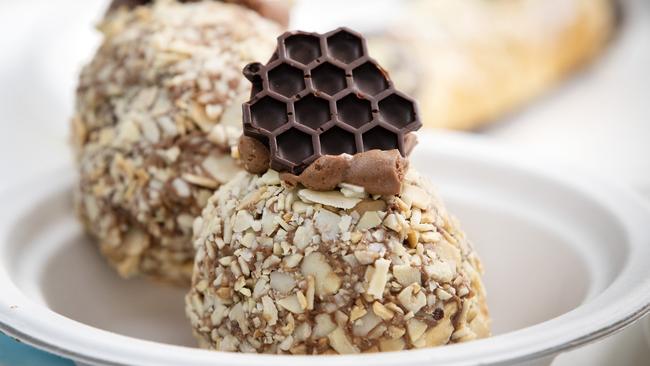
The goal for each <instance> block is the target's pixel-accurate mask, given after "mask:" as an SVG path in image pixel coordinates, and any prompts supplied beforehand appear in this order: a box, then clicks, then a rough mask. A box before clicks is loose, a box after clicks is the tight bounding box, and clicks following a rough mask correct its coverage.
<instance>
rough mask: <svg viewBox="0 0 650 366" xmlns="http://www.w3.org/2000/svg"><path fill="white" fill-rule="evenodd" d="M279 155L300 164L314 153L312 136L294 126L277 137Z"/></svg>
mask: <svg viewBox="0 0 650 366" xmlns="http://www.w3.org/2000/svg"><path fill="white" fill-rule="evenodd" d="M276 142H277V146H278V155H279V157H280V158H282V159H285V160H287V161H290V162H291V163H293V164H300V163H302V162H303V161H304V160H305V159H307V158H308V157H310V156H311V155H313V154H314V148H313V145H312V142H311V136H309V135H308V134H306V133H304V132H301V131H298V130H296V129H295V128H292V129H290V130H288V131H286V132H284V133H283V134H281V135H280V136H278V137H277V138H276Z"/></svg>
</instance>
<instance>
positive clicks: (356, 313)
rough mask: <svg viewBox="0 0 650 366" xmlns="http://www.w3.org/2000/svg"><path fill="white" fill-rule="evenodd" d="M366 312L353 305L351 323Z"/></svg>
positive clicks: (361, 307)
mask: <svg viewBox="0 0 650 366" xmlns="http://www.w3.org/2000/svg"><path fill="white" fill-rule="evenodd" d="M206 285H207V283H206ZM367 312H368V310H366V308H364V307H363V306H359V305H355V306H354V307H353V308H352V310H351V311H350V321H351V322H353V321H355V320H357V319H359V318H361V317H362V316H364V315H366V313H367ZM364 335H365V334H364Z"/></svg>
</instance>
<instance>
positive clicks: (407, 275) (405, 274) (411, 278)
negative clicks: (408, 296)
mask: <svg viewBox="0 0 650 366" xmlns="http://www.w3.org/2000/svg"><path fill="white" fill-rule="evenodd" d="M393 276H395V278H396V279H397V282H399V283H400V284H401V285H402V286H408V285H410V284H412V283H417V284H421V283H422V282H421V277H422V276H421V273H420V270H419V269H417V268H415V267H411V266H410V265H408V264H399V265H395V266H393Z"/></svg>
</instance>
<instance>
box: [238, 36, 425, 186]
mask: <svg viewBox="0 0 650 366" xmlns="http://www.w3.org/2000/svg"><path fill="white" fill-rule="evenodd" d="M244 75H245V76H246V78H247V79H248V80H250V81H251V83H252V89H251V99H250V100H249V101H248V102H246V103H244V105H243V109H244V134H245V135H246V136H250V137H253V138H256V139H258V140H259V141H261V142H262V143H263V144H265V145H266V146H267V147H268V148H269V151H270V156H271V167H272V168H273V169H275V170H278V171H288V172H291V173H293V174H298V173H300V172H302V170H304V169H305V168H306V167H307V166H308V165H309V164H310V163H311V162H313V161H314V160H316V159H317V158H318V157H320V156H323V155H338V154H343V153H347V154H356V153H360V152H364V151H368V150H372V149H380V150H392V149H398V150H399V151H400V153H401V154H402V156H405V155H406V152H407V151H406V150H407V148H408V146H407V145H408V144H406V143H405V136H406V135H407V134H408V133H410V132H412V131H415V130H417V129H419V128H420V127H421V126H422V124H421V123H420V120H419V117H418V110H417V105H416V104H415V102H414V101H413V100H412V99H411V98H409V97H407V96H405V95H404V94H402V93H400V92H398V91H396V90H395V88H394V86H393V83H392V82H391V80H390V78H389V77H388V74H387V73H386V71H384V70H383V69H382V68H381V67H380V66H379V65H378V64H377V63H376V62H375V60H373V59H372V58H370V57H369V56H368V53H367V51H366V43H365V40H364V39H363V37H362V36H361V35H359V34H358V33H356V32H354V31H352V30H350V29H347V28H339V29H336V30H333V31H331V32H329V33H325V34H318V33H307V32H300V31H296V32H287V33H284V34H283V35H281V36H280V37H278V48H277V49H276V51H275V53H274V54H273V56H272V57H271V59H270V60H269V62H268V63H267V64H266V65H262V64H260V63H252V64H249V65H247V66H246V67H245V68H244Z"/></svg>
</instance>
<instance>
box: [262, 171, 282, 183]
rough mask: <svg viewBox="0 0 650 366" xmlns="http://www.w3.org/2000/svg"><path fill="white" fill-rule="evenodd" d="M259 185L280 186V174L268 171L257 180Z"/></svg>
mask: <svg viewBox="0 0 650 366" xmlns="http://www.w3.org/2000/svg"><path fill="white" fill-rule="evenodd" d="M258 181H259V182H260V184H263V185H267V186H276V185H278V184H280V174H279V173H278V172H276V171H275V170H272V169H269V170H267V171H266V173H264V174H262V176H261V177H260V178H259V180H258Z"/></svg>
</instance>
